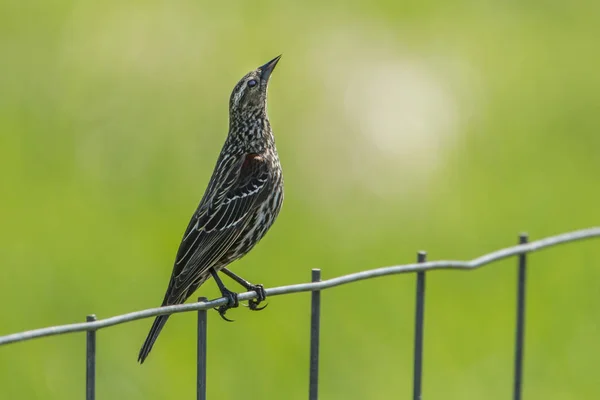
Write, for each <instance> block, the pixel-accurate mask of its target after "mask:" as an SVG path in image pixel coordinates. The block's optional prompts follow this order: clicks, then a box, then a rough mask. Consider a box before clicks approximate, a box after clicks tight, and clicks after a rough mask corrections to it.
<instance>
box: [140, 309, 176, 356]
mask: <svg viewBox="0 0 600 400" xmlns="http://www.w3.org/2000/svg"><path fill="white" fill-rule="evenodd" d="M168 319H169V315H159V316H158V317H156V319H155V320H154V323H153V324H152V328H150V333H148V337H147V338H146V341H145V342H144V345H143V346H142V348H141V350H140V354H139V355H138V361H139V362H140V364H143V363H144V360H145V359H146V357H148V354H149V353H150V350H152V346H153V345H154V342H155V341H156V339H157V338H158V335H159V334H160V331H161V330H162V328H163V327H164V326H165V324H166V323H167V320H168Z"/></svg>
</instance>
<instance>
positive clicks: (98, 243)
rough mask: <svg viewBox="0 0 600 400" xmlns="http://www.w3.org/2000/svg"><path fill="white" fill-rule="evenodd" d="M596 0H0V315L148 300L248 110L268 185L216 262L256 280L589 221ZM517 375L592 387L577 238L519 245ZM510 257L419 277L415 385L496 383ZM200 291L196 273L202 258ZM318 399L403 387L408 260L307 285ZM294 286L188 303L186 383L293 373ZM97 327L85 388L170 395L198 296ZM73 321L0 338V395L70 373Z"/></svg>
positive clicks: (48, 314) (502, 377) (296, 386)
mask: <svg viewBox="0 0 600 400" xmlns="http://www.w3.org/2000/svg"><path fill="white" fill-rule="evenodd" d="M598 17H600V3H597V2H591V1H571V2H558V1H550V0H548V1H529V2H510V1H509V2H501V1H479V2H473V1H453V2H445V1H439V0H425V1H418V2H417V1H411V0H409V1H402V2H396V1H375V2H370V1H369V2H368V1H358V0H354V1H344V2H342V1H333V2H317V1H304V2H284V1H254V2H244V1H239V0H232V1H228V2H206V1H188V0H181V1H180V0H176V1H171V2H167V1H154V0H150V1H129V2H122V1H115V0H107V1H103V2H85V1H79V2H75V1H66V0H56V1H36V0H30V1H26V2H25V1H16V0H2V2H1V3H0V54H1V56H0V193H1V195H0V221H1V227H2V228H1V229H0V304H2V307H0V321H1V322H0V334H8V333H12V332H16V331H21V330H26V329H32V328H38V327H44V326H48V325H55V324H62V323H70V322H77V321H82V320H84V319H85V315H86V314H89V313H96V314H97V315H98V317H99V318H103V317H107V316H112V315H116V314H121V313H125V312H129V311H133V310H138V309H143V308H148V307H153V306H157V305H158V304H159V302H160V300H161V299H162V296H163V291H164V289H165V286H166V284H167V281H168V278H169V274H170V271H171V267H172V262H173V258H174V255H175V252H176V248H177V245H178V243H179V240H180V238H181V234H182V232H183V229H184V228H185V226H186V224H187V222H188V218H189V217H190V215H191V213H192V211H193V210H194V208H195V207H196V205H197V202H198V200H199V199H200V197H201V195H202V193H203V190H204V187H205V185H206V182H207V180H208V178H209V175H210V173H211V171H212V168H213V166H214V162H215V160H216V155H217V154H218V151H219V150H220V146H221V144H222V142H223V140H224V137H225V135H226V129H227V104H228V103H227V102H228V98H229V94H230V91H231V89H232V88H233V86H234V84H235V83H236V82H237V80H238V79H239V78H240V77H241V76H243V75H244V74H245V73H246V72H247V71H249V70H250V69H252V68H255V67H257V66H258V65H261V64H263V63H264V62H266V61H267V60H269V59H271V58H272V57H274V56H276V55H278V54H280V53H282V52H283V53H284V56H283V58H282V60H281V62H280V64H279V66H278V67H277V70H276V72H275V73H274V75H273V79H272V83H271V86H270V96H269V113H270V116H271V121H272V124H273V127H274V130H275V134H276V138H277V143H278V147H279V151H280V155H281V159H282V163H283V167H284V171H285V178H286V200H285V204H284V208H283V211H282V213H281V214H280V217H279V220H278V221H277V223H276V225H275V226H274V228H273V229H272V230H271V232H270V233H269V234H268V235H267V237H266V238H265V239H264V241H263V242H261V244H260V245H259V246H258V247H257V248H256V249H255V250H254V251H253V252H252V253H251V254H250V255H249V256H247V257H246V258H244V259H243V260H242V261H240V262H238V263H236V264H235V265H234V266H233V269H234V270H235V271H237V272H239V273H240V274H241V275H242V276H244V277H246V278H247V279H249V280H251V281H255V282H262V283H264V284H265V285H267V286H276V285H283V284H291V283H297V282H303V281H308V280H309V279H310V269H311V268H315V267H318V268H322V270H323V277H324V278H330V277H334V276H338V275H341V274H345V273H350V272H355V271H360V270H364V269H368V268H375V267H380V266H385V265H393V264H402V263H408V262H412V261H413V260H414V259H415V257H416V251H417V250H421V249H425V250H427V251H428V254H429V258H430V259H468V258H472V257H475V256H478V255H481V254H483V253H486V252H489V251H491V250H494V249H497V248H500V247H504V246H508V245H512V244H513V243H515V242H516V240H517V234H518V232H520V231H523V230H526V231H528V232H529V233H530V234H531V237H532V239H535V238H541V237H543V236H546V235H551V234H555V233H559V232H562V231H567V230H572V229H578V228H584V227H588V226H592V225H598V223H599V220H600V208H599V206H598V205H599V199H600V187H599V179H600V178H599V176H600V134H599V129H600V74H598V70H599V67H600V55H599V53H598V51H597V50H598V44H597V43H598V37H599V35H600V28H599V27H598V24H597V21H598ZM530 260H531V266H532V267H531V269H530V270H529V293H528V310H527V311H528V319H527V321H528V326H527V337H526V340H527V348H526V355H525V356H526V364H525V384H524V398H527V399H553V400H554V399H556V400H560V399H592V398H598V397H600V385H599V384H598V360H599V359H600V345H599V343H600V342H599V340H598V338H599V335H600V331H599V328H598V327H599V323H600V296H599V295H598V293H600V261H599V260H600V243H599V242H597V241H589V242H585V243H579V244H573V245H569V246H564V247H560V248H556V249H551V250H547V251H544V252H542V253H539V254H534V255H532V256H531V258H530ZM515 277H516V271H515V260H507V261H503V262H501V263H498V264H496V265H495V266H493V267H489V268H485V269H483V270H478V271H476V272H470V273H462V272H443V271H438V272H435V273H432V274H430V275H429V277H428V282H427V290H428V297H427V310H426V321H425V322H426V325H425V329H426V333H425V335H426V338H425V371H424V396H425V397H426V398H428V399H503V398H509V397H510V392H511V376H512V359H513V348H512V344H513V337H514V333H513V331H514V307H515ZM197 294H198V295H205V296H209V297H215V296H217V295H218V293H217V290H216V288H215V287H214V285H213V283H212V282H210V284H208V285H206V287H202V289H201V290H199V291H198V292H197ZM322 297H323V314H322V318H323V320H322V351H321V395H322V398H323V399H388V398H408V397H409V395H410V392H411V382H412V381H411V379H412V376H411V369H412V360H411V357H412V339H413V318H414V311H413V306H414V276H412V275H411V276H394V277H389V278H385V279H378V280H372V281H364V282H360V283H357V284H353V285H349V286H344V287H339V288H336V289H332V290H328V291H326V292H324V293H323V295H322ZM309 299H310V296H309V295H308V294H297V295H291V296H284V297H277V298H272V299H271V300H270V301H269V303H270V304H269V307H268V308H267V309H266V310H265V311H263V312H261V313H256V314H254V313H250V312H247V310H244V309H238V310H233V311H231V312H230V316H231V317H233V318H234V319H235V320H236V322H235V323H233V324H228V323H225V322H222V321H221V320H220V319H219V318H218V315H217V314H216V313H214V312H211V313H210V314H209V328H210V330H209V352H208V363H209V370H208V382H209V383H208V394H209V398H214V399H234V398H236V399H237V398H247V399H259V398H266V399H280V398H286V399H304V398H306V396H307V394H306V392H307V379H308V345H309V343H308V335H309V326H308V322H309ZM150 323H151V321H150V320H143V321H137V322H133V323H130V324H126V325H121V326H118V327H113V328H111V329H107V330H102V331H100V332H99V334H98V367H97V379H98V383H97V398H98V399H189V398H194V396H195V394H194V379H195V373H196V372H195V352H196V348H195V344H194V334H195V323H196V322H195V315H194V314H193V313H192V314H182V315H177V316H175V317H173V318H172V319H171V320H170V321H169V324H167V326H166V328H165V330H164V331H163V333H162V335H161V337H160V339H159V340H158V342H157V344H156V346H155V348H154V350H153V352H152V353H151V355H150V358H149V359H148V361H147V363H146V364H144V365H143V366H139V365H138V364H136V356H137V352H138V350H139V347H140V346H141V344H142V342H143V340H144V338H145V336H146V334H147V331H148V329H149V327H150ZM84 349H85V335H83V334H73V335H66V336H61V337H52V338H47V339H44V340H36V341H32V342H27V343H20V344H14V345H10V346H5V347H2V348H0V398H2V399H49V398H56V399H80V398H82V397H83V396H84V374H85V368H84V366H85V359H84Z"/></svg>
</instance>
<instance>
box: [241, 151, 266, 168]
mask: <svg viewBox="0 0 600 400" xmlns="http://www.w3.org/2000/svg"><path fill="white" fill-rule="evenodd" d="M262 160H263V157H262V156H261V155H260V154H256V153H249V154H246V158H244V163H243V164H242V168H248V167H250V166H252V165H254V164H256V163H260V162H261V161H262Z"/></svg>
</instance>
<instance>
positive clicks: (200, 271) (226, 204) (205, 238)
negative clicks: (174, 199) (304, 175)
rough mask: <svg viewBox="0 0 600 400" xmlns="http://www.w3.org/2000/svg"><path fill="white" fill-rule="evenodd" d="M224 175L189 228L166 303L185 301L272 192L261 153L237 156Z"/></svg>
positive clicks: (206, 198) (183, 241)
mask: <svg viewBox="0 0 600 400" xmlns="http://www.w3.org/2000/svg"><path fill="white" fill-rule="evenodd" d="M227 161H229V160H227ZM220 175H221V176H224V177H225V179H223V180H222V181H221V184H219V183H218V181H219V179H213V180H211V182H210V183H209V188H208V190H207V193H206V195H205V197H204V198H203V200H202V202H201V203H200V206H199V208H198V211H197V212H196V213H195V214H194V216H193V217H192V219H191V221H190V223H189V225H188V228H187V229H186V232H185V234H184V237H183V240H182V242H181V245H180V246H179V251H178V252H177V258H176V260H175V266H174V268H173V274H172V276H171V282H170V283H169V288H168V290H167V293H166V295H165V302H164V303H166V304H172V303H178V302H183V301H185V299H186V298H187V297H188V296H189V295H191V291H190V290H189V289H190V288H191V286H192V285H194V283H195V282H197V281H198V278H199V277H201V276H203V275H204V274H206V273H207V272H208V271H209V269H210V268H211V267H212V266H214V264H215V263H216V262H218V260H219V259H220V258H221V257H222V256H223V255H224V254H225V253H226V252H227V251H228V250H229V248H230V247H231V245H232V244H233V243H234V242H235V241H236V239H237V238H238V237H239V235H240V234H241V233H242V231H243V228H244V227H245V226H246V223H247V222H248V217H249V215H250V214H251V212H252V211H253V210H254V209H255V208H256V207H257V206H258V205H259V204H260V202H261V200H262V198H263V196H264V195H265V194H266V193H268V187H269V183H270V174H269V168H268V163H267V160H265V159H264V158H263V157H262V156H261V155H258V154H244V155H242V156H241V157H236V160H235V161H234V162H229V165H227V166H226V170H225V173H223V174H220ZM196 285H197V283H196ZM194 290H195V288H194ZM188 292H189V293H188Z"/></svg>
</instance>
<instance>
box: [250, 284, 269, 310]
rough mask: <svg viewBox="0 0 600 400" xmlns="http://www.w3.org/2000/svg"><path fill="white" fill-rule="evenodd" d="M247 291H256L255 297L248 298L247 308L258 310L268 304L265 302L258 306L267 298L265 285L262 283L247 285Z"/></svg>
mask: <svg viewBox="0 0 600 400" xmlns="http://www.w3.org/2000/svg"><path fill="white" fill-rule="evenodd" d="M248 290H249V291H253V292H256V296H257V298H256V299H250V300H248V308H249V309H250V310H252V311H260V310H264V309H265V307H267V306H268V305H269V304H268V303H267V304H265V305H264V306H262V307H259V306H258V305H259V304H260V303H261V302H263V301H265V299H266V298H267V292H266V291H265V287H264V286H263V285H260V284H258V285H252V286H250V287H248Z"/></svg>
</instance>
